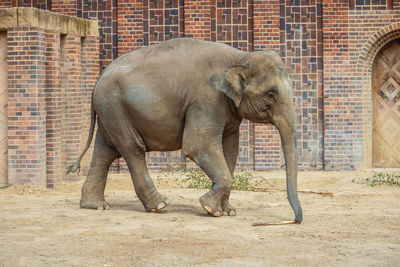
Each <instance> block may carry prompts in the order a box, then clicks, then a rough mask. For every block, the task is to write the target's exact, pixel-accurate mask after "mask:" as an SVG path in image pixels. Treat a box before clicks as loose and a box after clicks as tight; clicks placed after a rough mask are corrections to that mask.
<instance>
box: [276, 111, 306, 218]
mask: <svg viewBox="0 0 400 267" xmlns="http://www.w3.org/2000/svg"><path fill="white" fill-rule="evenodd" d="M289 118H294V114H293V116H289ZM275 125H276V127H277V128H278V130H279V133H280V135H281V141H282V147H283V152H284V154H285V163H286V189H287V196H288V200H289V203H290V206H292V209H293V211H294V214H295V221H296V222H298V223H301V221H302V220H303V211H302V209H301V206H300V202H299V198H298V197H297V141H296V123H295V122H294V119H292V120H291V119H288V118H287V117H286V118H280V120H278V121H276V123H275Z"/></svg>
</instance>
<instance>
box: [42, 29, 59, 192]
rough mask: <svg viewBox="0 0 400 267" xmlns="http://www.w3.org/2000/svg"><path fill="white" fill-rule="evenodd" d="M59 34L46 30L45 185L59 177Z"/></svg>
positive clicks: (51, 183) (53, 182) (52, 186)
mask: <svg viewBox="0 0 400 267" xmlns="http://www.w3.org/2000/svg"><path fill="white" fill-rule="evenodd" d="M60 85H61V84H60V34H59V33H57V32H55V31H50V30H47V31H46V90H45V91H46V150H47V153H46V154H47V156H46V158H47V164H46V165H47V187H49V188H54V186H55V184H56V183H57V182H59V181H60V179H61V173H62V170H61V110H60V109H61V90H60Z"/></svg>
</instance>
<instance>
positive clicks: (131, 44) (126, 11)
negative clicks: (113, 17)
mask: <svg viewBox="0 0 400 267" xmlns="http://www.w3.org/2000/svg"><path fill="white" fill-rule="evenodd" d="M142 46H143V1H139V0H120V1H118V56H121V55H124V54H126V53H127V52H129V51H132V50H136V49H138V48H140V47H142Z"/></svg>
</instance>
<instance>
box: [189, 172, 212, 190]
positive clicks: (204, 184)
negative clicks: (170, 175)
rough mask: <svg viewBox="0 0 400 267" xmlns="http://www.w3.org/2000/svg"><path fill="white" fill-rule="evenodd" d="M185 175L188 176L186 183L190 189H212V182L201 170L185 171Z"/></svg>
mask: <svg viewBox="0 0 400 267" xmlns="http://www.w3.org/2000/svg"><path fill="white" fill-rule="evenodd" d="M183 173H184V174H185V176H186V179H185V182H187V187H188V188H196V189H209V188H211V185H212V183H211V180H210V179H208V177H207V176H206V175H205V174H204V172H203V171H201V170H196V169H183Z"/></svg>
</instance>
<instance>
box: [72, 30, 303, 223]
mask: <svg viewBox="0 0 400 267" xmlns="http://www.w3.org/2000/svg"><path fill="white" fill-rule="evenodd" d="M291 87H292V81H291V78H290V76H289V75H288V72H287V70H286V67H285V65H284V63H283V60H282V58H281V57H280V55H279V54H278V53H277V52H274V51H270V50H266V51H253V52H245V51H241V50H238V49H236V48H234V47H231V46H228V45H226V44H222V43H215V42H209V41H203V40H197V39H192V38H177V39H171V40H168V41H165V42H163V43H159V44H155V45H151V46H148V47H144V48H141V49H138V50H135V51H131V52H128V53H127V54H125V55H123V56H121V57H119V58H117V59H115V60H114V61H113V62H112V63H110V64H109V65H108V66H107V67H106V68H105V69H104V70H103V72H102V73H101V74H100V77H99V78H98V80H97V82H96V84H95V87H94V89H93V92H92V102H91V122H90V129H89V137H88V140H87V143H86V145H85V147H84V148H83V151H82V153H81V154H80V156H79V158H78V159H77V160H76V162H75V163H74V164H72V165H71V166H70V167H69V169H68V172H75V171H77V170H79V169H80V162H81V159H82V157H83V156H84V154H85V153H86V151H87V150H88V148H89V146H90V144H91V142H92V138H93V135H94V132H95V124H96V121H97V125H98V127H97V128H98V129H97V132H96V138H95V144H94V150H93V156H92V161H91V164H90V168H89V171H88V175H87V177H86V180H85V182H84V184H83V186H82V192H81V193H82V195H81V200H80V207H81V208H91V209H98V208H100V209H108V208H109V206H108V204H107V202H106V201H105V199H104V189H105V185H106V180H107V174H108V170H109V167H110V165H111V163H112V162H113V161H114V160H115V159H117V158H119V157H122V158H124V159H125V161H126V164H127V166H128V169H129V172H130V175H131V178H132V182H133V185H134V189H135V191H136V194H137V196H138V198H139V199H140V201H141V202H142V204H143V206H144V209H145V210H146V211H148V212H158V211H160V210H162V209H163V208H165V207H166V206H167V205H168V203H169V200H168V199H167V198H166V197H164V196H162V195H161V194H160V193H159V192H158V191H157V189H156V187H155V185H154V183H153V181H152V179H151V177H150V176H149V173H148V169H147V166H146V161H145V152H147V151H173V150H179V149H182V152H183V154H184V155H185V156H186V157H188V158H190V159H191V160H193V161H194V162H195V163H196V164H197V165H198V166H199V167H200V168H201V169H202V170H203V171H204V172H205V174H206V175H207V176H208V177H209V178H210V179H211V181H212V187H211V189H210V191H209V192H207V193H206V194H204V195H203V196H201V198H200V204H201V206H202V207H203V208H204V209H205V210H206V211H207V212H208V213H209V214H210V215H212V216H215V217H219V216H222V215H236V210H235V208H234V207H233V206H232V205H231V204H230V203H229V196H230V192H231V183H232V175H233V171H234V168H235V164H236V159H237V156H238V149H239V126H240V124H241V122H242V120H243V119H247V120H250V121H253V122H256V123H266V124H273V125H275V126H276V127H277V129H278V131H279V133H280V137H281V142H282V147H283V152H284V158H285V162H286V183H287V196H288V200H289V203H290V205H291V207H292V209H293V211H294V214H295V222H298V223H300V222H301V221H302V217H303V215H302V208H301V206H300V202H299V199H298V196H297V151H296V150H297V149H296V142H297V141H296V119H295V111H294V107H293V94H292V89H291Z"/></svg>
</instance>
